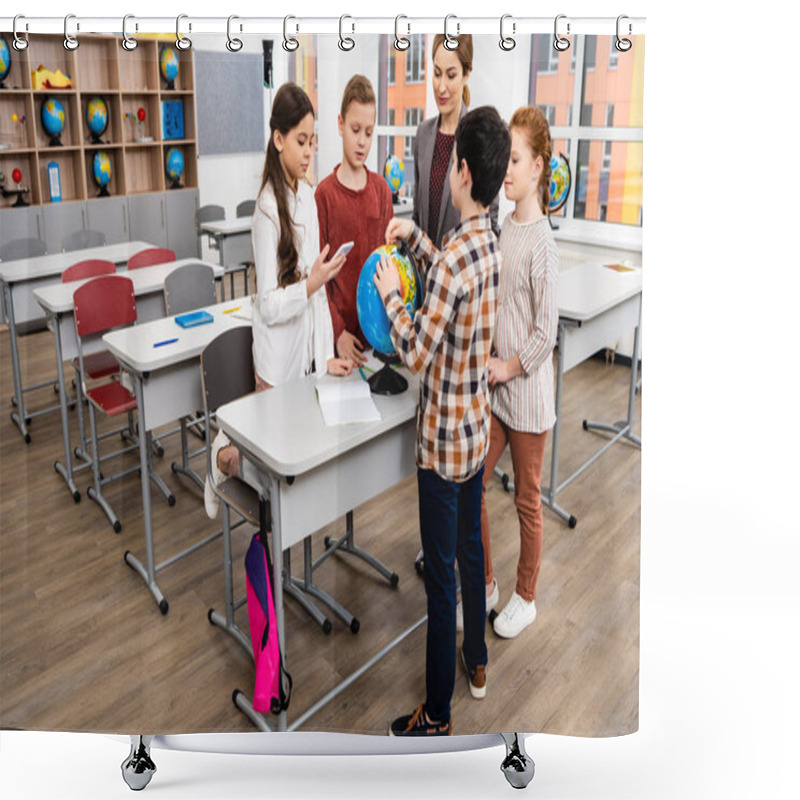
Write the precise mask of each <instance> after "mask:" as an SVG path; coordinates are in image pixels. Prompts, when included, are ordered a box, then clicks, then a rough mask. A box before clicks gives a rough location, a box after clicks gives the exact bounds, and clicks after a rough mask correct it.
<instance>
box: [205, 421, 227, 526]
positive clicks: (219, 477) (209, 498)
mask: <svg viewBox="0 0 800 800" xmlns="http://www.w3.org/2000/svg"><path fill="white" fill-rule="evenodd" d="M230 443H231V440H230V439H229V438H228V437H227V436H226V435H225V434H224V433H222V432H221V431H220V432H218V433H217V435H216V436H215V437H214V441H213V442H211V472H212V477H213V478H214V484H215V485H216V486H219V484H220V483H222V481H224V480H225V477H226V476H225V473H224V472H223V471H222V470H221V469H220V468H219V465H218V464H217V456H218V455H219V451H220V450H222V448H223V447H227V446H228V445H229V444H230ZM203 500H204V501H205V506H206V514H208V516H209V518H210V519H216V518H217V514H219V497H217V495H216V494H215V492H214V489H213V488H212V487H211V481H210V480H209V479H208V475H206V482H205V486H204V487H203Z"/></svg>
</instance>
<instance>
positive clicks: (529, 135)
mask: <svg viewBox="0 0 800 800" xmlns="http://www.w3.org/2000/svg"><path fill="white" fill-rule="evenodd" d="M508 127H509V130H511V129H513V128H516V129H517V130H519V131H520V132H521V133H524V134H525V141H526V142H527V143H528V147H530V149H531V152H532V153H533V157H534V158H536V157H537V156H541V157H542V172H541V174H540V175H539V186H538V191H539V204H540V205H541V207H542V212H543V213H544V214H548V213H549V206H550V159H551V157H552V155H553V142H552V140H551V138H550V126H549V125H548V124H547V119H546V117H545V115H544V112H543V111H542V109H541V108H536V106H523V107H522V108H518V109H517V110H516V111H515V112H514V116H512V117H511V122H510V123H509V124H508Z"/></svg>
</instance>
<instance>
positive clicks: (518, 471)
mask: <svg viewBox="0 0 800 800" xmlns="http://www.w3.org/2000/svg"><path fill="white" fill-rule="evenodd" d="M546 439H547V431H545V432H544V433H523V432H521V431H515V430H512V429H511V428H509V427H508V426H507V425H505V424H504V423H503V422H501V421H500V420H499V419H498V418H497V417H496V416H495V415H494V414H492V423H491V428H490V433H489V452H488V453H487V455H486V465H485V467H484V470H483V492H482V494H481V540H482V542H483V555H484V563H485V569H486V585H487V586H488V585H489V584H491V583H492V581H493V580H494V572H493V571H492V554H491V545H490V541H489V515H488V513H487V512H486V484H487V483H488V481H490V480H492V475H493V473H494V468H495V467H496V466H497V462H498V461H499V460H500V456H501V455H502V454H503V450H505V449H506V445H509V446H510V448H511V463H512V465H513V467H514V505H515V506H516V507H517V516H518V517H519V538H520V548H519V561H518V563H517V588H516V592H517V594H518V595H520V597H522V598H523V599H524V600H527V601H528V602H530V601H531V600H535V599H536V581H537V579H538V577H539V567H540V566H541V563H542V465H543V462H544V445H545V441H546Z"/></svg>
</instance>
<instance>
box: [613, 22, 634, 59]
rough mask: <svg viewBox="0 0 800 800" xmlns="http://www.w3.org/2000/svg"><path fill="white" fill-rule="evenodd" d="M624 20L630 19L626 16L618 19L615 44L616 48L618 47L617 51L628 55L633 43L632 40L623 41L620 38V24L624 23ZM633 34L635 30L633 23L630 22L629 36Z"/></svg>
mask: <svg viewBox="0 0 800 800" xmlns="http://www.w3.org/2000/svg"><path fill="white" fill-rule="evenodd" d="M623 19H628V17H627V16H626V15H625V14H620V15H619V16H618V17H617V41H616V42H614V47H616V48H617V50H619V52H620V53H627V52H628V50H630V49H631V47H633V42H631V40H630V39H623V38H622V37H621V36H620V22H622V20H623ZM632 32H633V28H632V27H631V23H630V22H629V23H628V36H630V35H631V33H632Z"/></svg>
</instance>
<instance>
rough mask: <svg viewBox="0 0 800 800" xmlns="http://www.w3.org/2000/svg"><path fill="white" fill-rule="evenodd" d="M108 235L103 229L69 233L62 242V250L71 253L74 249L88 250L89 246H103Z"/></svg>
mask: <svg viewBox="0 0 800 800" xmlns="http://www.w3.org/2000/svg"><path fill="white" fill-rule="evenodd" d="M105 244H106V235H105V234H104V233H103V232H102V231H75V232H74V233H69V234H67V235H66V236H65V237H64V239H63V240H62V242H61V250H62V251H63V252H65V253H69V252H71V251H73V250H86V249H87V248H89V247H103V246H104V245H105Z"/></svg>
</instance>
